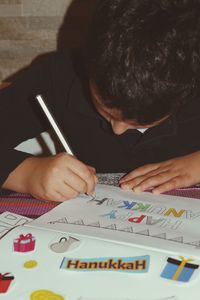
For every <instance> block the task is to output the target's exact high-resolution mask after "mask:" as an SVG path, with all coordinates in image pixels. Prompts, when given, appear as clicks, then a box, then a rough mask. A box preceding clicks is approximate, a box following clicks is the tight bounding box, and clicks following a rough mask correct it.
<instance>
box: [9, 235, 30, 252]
mask: <svg viewBox="0 0 200 300" xmlns="http://www.w3.org/2000/svg"><path fill="white" fill-rule="evenodd" d="M34 249H35V238H34V237H33V236H32V234H31V233H28V234H26V235H23V234H20V236H19V237H18V238H17V239H14V251H16V252H29V251H33V250H34Z"/></svg>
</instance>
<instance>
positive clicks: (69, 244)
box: [50, 236, 81, 253]
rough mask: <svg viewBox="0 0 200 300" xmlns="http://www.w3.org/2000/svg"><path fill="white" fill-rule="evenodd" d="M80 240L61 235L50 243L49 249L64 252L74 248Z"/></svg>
mask: <svg viewBox="0 0 200 300" xmlns="http://www.w3.org/2000/svg"><path fill="white" fill-rule="evenodd" d="M80 243H81V242H80V240H78V239H76V238H74V237H72V236H69V237H68V238H67V237H61V238H60V239H59V240H58V241H56V242H54V243H52V244H51V245H50V249H51V250H52V251H53V252H56V253H64V252H67V251H71V250H74V249H76V248H77V247H78V246H79V245H80Z"/></svg>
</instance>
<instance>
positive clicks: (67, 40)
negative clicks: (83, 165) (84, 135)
mask: <svg viewBox="0 0 200 300" xmlns="http://www.w3.org/2000/svg"><path fill="white" fill-rule="evenodd" d="M95 1H96V0H0V88H3V87H4V86H6V84H7V82H12V80H13V78H14V77H16V76H17V75H18V72H20V70H21V69H23V68H24V67H26V66H27V65H29V64H30V63H31V61H32V60H33V59H35V58H36V57H37V56H38V55H40V54H44V53H47V52H50V51H53V50H56V49H64V48H68V47H70V48H76V47H79V46H81V44H82V42H83V41H84V37H85V33H86V32H87V28H88V25H89V22H90V17H91V16H92V12H93V9H94V6H95ZM13 101H15V99H13ZM55 143H56V140H55V138H53V140H52V135H51V134H50V136H49V133H43V134H42V135H41V136H39V137H38V138H37V139H36V140H35V139H33V140H28V141H27V142H25V143H22V144H20V145H19V146H18V147H17V149H19V150H23V151H26V152H30V153H33V154H42V153H45V154H47V153H49V152H50V153H55V152H56V150H55Z"/></svg>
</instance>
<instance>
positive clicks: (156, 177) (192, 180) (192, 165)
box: [120, 151, 200, 194]
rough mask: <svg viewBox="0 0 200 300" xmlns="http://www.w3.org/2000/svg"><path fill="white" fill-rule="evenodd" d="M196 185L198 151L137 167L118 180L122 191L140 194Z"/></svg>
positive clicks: (199, 173)
mask: <svg viewBox="0 0 200 300" xmlns="http://www.w3.org/2000/svg"><path fill="white" fill-rule="evenodd" d="M197 183H200V151H198V152H195V153H193V154H190V155H186V156H181V157H178V158H174V159H170V160H167V161H164V162H161V163H155V164H148V165H145V166H142V167H139V168H137V169H135V170H134V171H132V172H130V173H129V174H127V175H126V176H124V177H123V178H122V179H121V180H120V186H121V188H122V189H126V190H129V189H132V190H133V191H134V192H142V191H144V190H147V189H150V188H152V192H153V193H155V194H160V193H164V192H167V191H169V190H172V189H176V188H181V187H188V186H192V185H194V184H197Z"/></svg>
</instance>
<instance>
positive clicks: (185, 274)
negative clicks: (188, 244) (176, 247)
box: [161, 256, 199, 282]
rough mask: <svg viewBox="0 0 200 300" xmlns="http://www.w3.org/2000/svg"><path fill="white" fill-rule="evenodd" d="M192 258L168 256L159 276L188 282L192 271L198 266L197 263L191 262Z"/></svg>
mask: <svg viewBox="0 0 200 300" xmlns="http://www.w3.org/2000/svg"><path fill="white" fill-rule="evenodd" d="M192 261H193V260H192V259H185V258H184V257H183V256H180V257H179V259H176V258H172V257H168V259H167V263H166V265H165V267H164V270H163V271H162V273H161V277H163V278H166V279H170V280H174V281H182V282H188V281H189V280H190V279H191V277H192V275H193V273H194V271H195V270H196V269H198V268H199V265H197V264H194V263H191V262H192Z"/></svg>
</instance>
